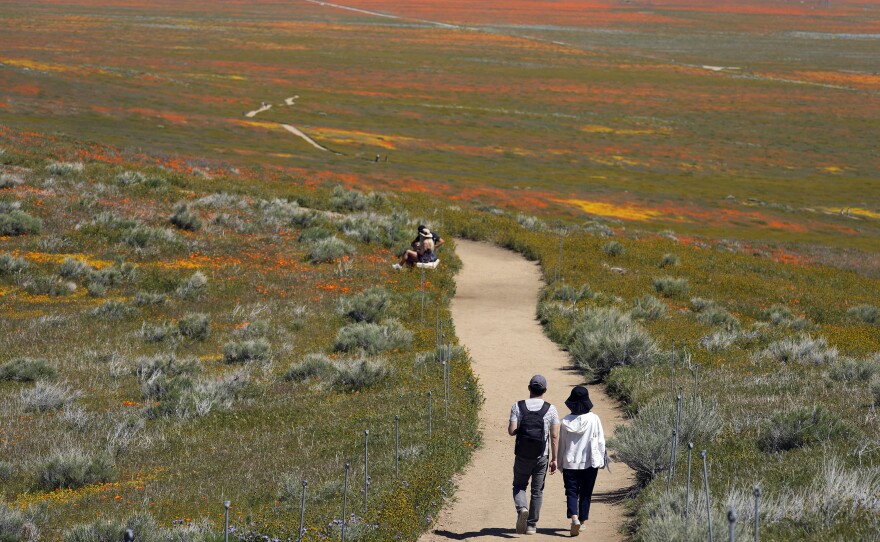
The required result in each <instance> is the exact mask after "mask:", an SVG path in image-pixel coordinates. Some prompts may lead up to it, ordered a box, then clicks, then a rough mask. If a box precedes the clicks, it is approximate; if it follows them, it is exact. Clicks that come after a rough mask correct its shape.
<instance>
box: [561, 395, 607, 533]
mask: <svg viewBox="0 0 880 542" xmlns="http://www.w3.org/2000/svg"><path fill="white" fill-rule="evenodd" d="M565 406H567V407H568V408H569V410H571V414H569V415H568V416H566V417H565V418H563V419H562V424H561V426H560V430H559V454H558V457H559V468H561V469H562V481H563V483H564V484H565V499H566V501H567V510H566V513H567V515H568V517H569V518H570V519H571V531H570V532H571V536H577V535H578V534H579V533H580V530H581V527H583V525H584V523H586V521H587V519H588V518H589V517H590V500H591V499H592V498H593V488H594V487H595V485H596V476H597V475H598V473H599V469H601V468H602V467H604V466H605V432H604V431H603V430H602V422H601V421H600V420H599V416H597V415H596V414H594V413H593V412H591V411H592V409H593V403H592V401H590V393H589V392H588V391H587V388H585V387H583V386H575V388H574V389H573V390H571V394H570V395H569V397H568V400H566V401H565Z"/></svg>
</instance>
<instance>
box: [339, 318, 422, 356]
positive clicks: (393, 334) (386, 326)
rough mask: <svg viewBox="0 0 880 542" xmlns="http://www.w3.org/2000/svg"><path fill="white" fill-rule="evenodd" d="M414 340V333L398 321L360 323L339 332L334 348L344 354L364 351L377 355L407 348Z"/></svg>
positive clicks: (345, 327) (350, 325)
mask: <svg viewBox="0 0 880 542" xmlns="http://www.w3.org/2000/svg"><path fill="white" fill-rule="evenodd" d="M412 340H413V334H412V332H410V331H409V330H407V329H406V328H404V327H403V325H402V324H401V323H400V322H398V321H397V320H386V321H384V322H382V323H381V324H375V323H370V322H358V323H355V324H349V325H347V326H344V327H343V328H342V329H340V330H339V332H338V333H337V334H336V342H335V343H334V348H335V349H336V351H342V352H350V351H353V350H363V351H364V352H366V353H368V354H377V353H379V352H385V351H388V350H393V349H400V348H407V347H408V346H409V345H410V343H412Z"/></svg>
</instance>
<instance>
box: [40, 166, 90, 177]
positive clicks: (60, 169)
mask: <svg viewBox="0 0 880 542" xmlns="http://www.w3.org/2000/svg"><path fill="white" fill-rule="evenodd" d="M84 169H85V165H83V163H82V162H51V163H49V164H48V165H47V166H46V172H47V173H51V174H52V175H59V176H61V177H66V176H67V175H74V174H76V173H82V172H83V170H84Z"/></svg>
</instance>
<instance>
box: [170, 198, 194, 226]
mask: <svg viewBox="0 0 880 542" xmlns="http://www.w3.org/2000/svg"><path fill="white" fill-rule="evenodd" d="M170 222H171V224H173V225H174V226H175V227H177V228H179V229H181V230H186V231H198V230H199V229H200V228H201V227H202V221H201V220H200V219H199V215H197V214H196V213H194V212H193V211H192V210H191V209H190V208H189V205H187V204H186V203H183V202H181V203H178V204H177V205H176V206H175V207H174V214H172V215H171V218H170Z"/></svg>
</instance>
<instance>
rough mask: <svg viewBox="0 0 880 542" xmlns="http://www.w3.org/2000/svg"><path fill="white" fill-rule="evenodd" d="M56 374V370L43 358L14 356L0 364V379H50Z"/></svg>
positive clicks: (20, 380)
mask: <svg viewBox="0 0 880 542" xmlns="http://www.w3.org/2000/svg"><path fill="white" fill-rule="evenodd" d="M56 376H58V370H57V369H56V368H55V366H54V365H52V364H50V363H49V362H48V361H46V360H45V359H34V358H15V359H12V360H10V361H7V362H6V363H4V364H3V365H0V380H12V381H15V382H34V381H36V380H51V379H53V378H55V377H56Z"/></svg>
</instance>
